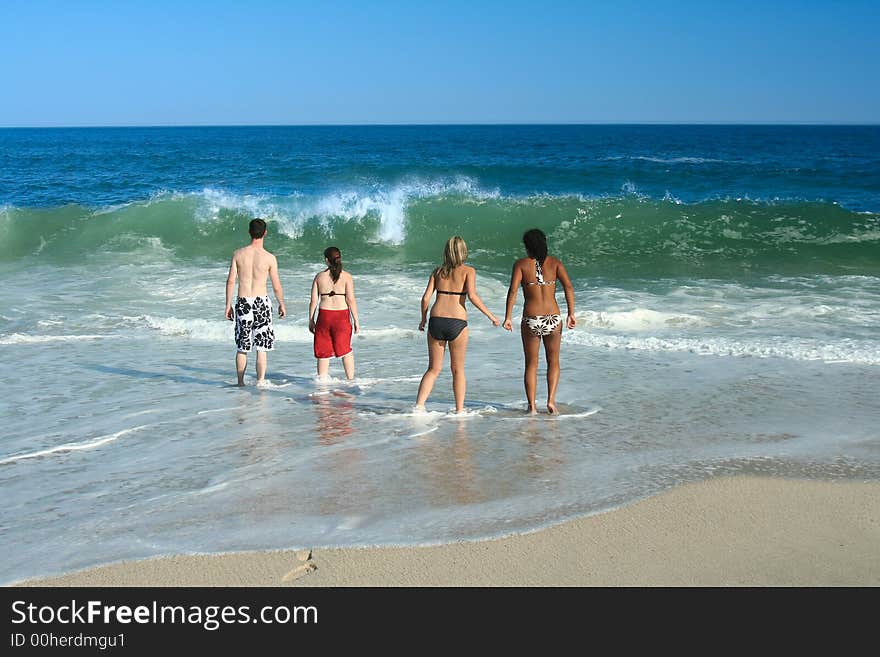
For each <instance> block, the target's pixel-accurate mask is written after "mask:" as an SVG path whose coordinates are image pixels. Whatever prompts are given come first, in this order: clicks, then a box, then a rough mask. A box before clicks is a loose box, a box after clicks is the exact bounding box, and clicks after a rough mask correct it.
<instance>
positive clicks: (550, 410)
mask: <svg viewBox="0 0 880 657" xmlns="http://www.w3.org/2000/svg"><path fill="white" fill-rule="evenodd" d="M547 412H548V413H550V415H556V414H557V413H559V411H558V410H557V408H556V402H550V401H548V402H547Z"/></svg>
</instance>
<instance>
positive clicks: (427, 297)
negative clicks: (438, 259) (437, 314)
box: [419, 269, 437, 331]
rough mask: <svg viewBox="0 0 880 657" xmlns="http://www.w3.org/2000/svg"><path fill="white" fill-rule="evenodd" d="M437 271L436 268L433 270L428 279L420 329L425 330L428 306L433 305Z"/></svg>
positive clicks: (423, 299)
mask: <svg viewBox="0 0 880 657" xmlns="http://www.w3.org/2000/svg"><path fill="white" fill-rule="evenodd" d="M436 272H437V270H436V269H435V270H434V271H432V272H431V277H430V278H429V279H428V286H427V287H426V288H425V293H424V294H423V295H422V321H421V322H419V330H420V331H424V330H425V324H427V323H428V306H429V305H431V297H432V296H434V274H435V273H436Z"/></svg>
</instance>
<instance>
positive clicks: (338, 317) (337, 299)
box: [309, 246, 361, 380]
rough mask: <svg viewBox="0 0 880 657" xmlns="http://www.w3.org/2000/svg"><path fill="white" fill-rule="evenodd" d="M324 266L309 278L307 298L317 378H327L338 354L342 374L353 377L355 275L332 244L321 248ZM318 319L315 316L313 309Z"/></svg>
mask: <svg viewBox="0 0 880 657" xmlns="http://www.w3.org/2000/svg"><path fill="white" fill-rule="evenodd" d="M324 261H325V262H326V263H327V269H325V270H324V271H322V272H320V273H319V274H318V275H317V276H315V280H314V281H312V298H311V301H310V302H309V330H310V331H311V332H312V333H314V334H315V358H317V359H318V378H319V379H326V378H327V373H328V372H329V370H330V359H331V358H334V357H335V358H341V359H342V366H343V367H344V368H345V378H347V379H348V380H351V379H353V378H354V352H352V349H351V332H352V327H353V328H354V332H355V333H358V332H359V331H360V330H361V327H360V322H359V321H358V310H357V301H356V300H355V298H354V279H353V278H352V277H351V274H349V273H348V272H347V271H343V270H342V254H341V253H340V252H339V249H337V248H336V247H335V246H330V247H327V248H326V249H325V250H324ZM316 309H317V310H318V319H317V320H316V319H315V310H316Z"/></svg>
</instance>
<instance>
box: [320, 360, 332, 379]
mask: <svg viewBox="0 0 880 657" xmlns="http://www.w3.org/2000/svg"><path fill="white" fill-rule="evenodd" d="M328 372H330V359H329V358H319V359H318V377H319V378H321V379H323V378H324V377H325V376H327V373H328Z"/></svg>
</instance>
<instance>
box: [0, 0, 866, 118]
mask: <svg viewBox="0 0 880 657" xmlns="http://www.w3.org/2000/svg"><path fill="white" fill-rule="evenodd" d="M878 34H880V2H876V1H875V0H872V1H871V2H866V1H861V0H859V1H851V2H847V1H846V0H842V1H840V2H826V1H824V0H823V1H819V0H816V1H811V0H801V1H800V2H789V1H787V0H786V1H777V2H750V1H743V2H724V3H722V2H711V1H707V2H662V0H657V1H655V2H627V1H625V0H624V1H620V2H613V3H612V2H610V1H609V2H587V1H581V2H556V1H553V0H548V1H547V2H516V1H515V0H511V1H509V2H488V1H485V2H481V1H479V0H471V1H470V2H458V1H456V0H452V1H447V2H430V3H428V2H415V1H412V2H382V1H381V0H376V1H375V2H358V3H355V2H350V3H345V2H332V1H328V2H314V1H312V2H303V3H300V2H269V1H261V0H253V1H252V2H243V1H242V2H224V1H222V0H215V1H213V2H202V1H193V2H187V1H186V0H178V1H177V2H167V1H165V0H153V1H151V2H134V1H131V2H128V1H126V2H123V1H116V2H97V1H89V0H78V1H56V2H47V1H44V0H32V1H30V2H28V1H24V0H21V1H19V0H0V126H61V125H67V126H79V125H242V124H320V123H556V122H572V123H592V122H612V123H618V122H619V123H627V122H804V123H810V122H826V123H878V122H880V72H878V70H880V66H878V62H880V39H878Z"/></svg>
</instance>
